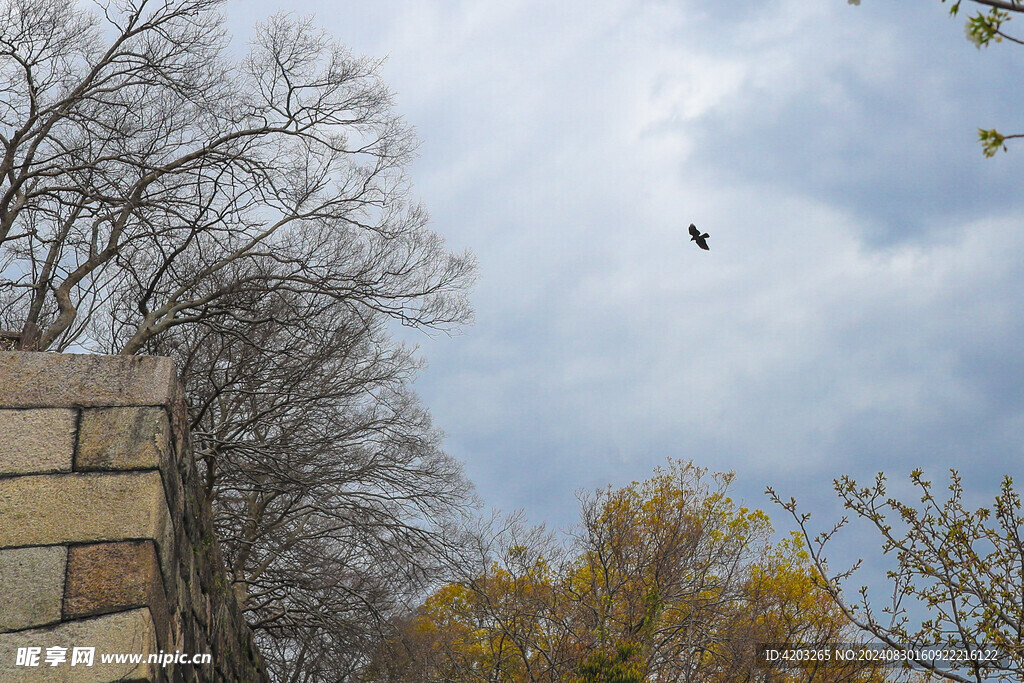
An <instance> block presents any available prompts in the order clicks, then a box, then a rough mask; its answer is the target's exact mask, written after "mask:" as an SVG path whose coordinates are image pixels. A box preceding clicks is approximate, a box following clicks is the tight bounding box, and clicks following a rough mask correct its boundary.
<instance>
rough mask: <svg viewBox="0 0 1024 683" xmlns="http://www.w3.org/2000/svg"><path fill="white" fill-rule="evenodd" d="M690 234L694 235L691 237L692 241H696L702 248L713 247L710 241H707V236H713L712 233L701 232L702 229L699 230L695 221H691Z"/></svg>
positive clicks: (708, 249) (708, 248)
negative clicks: (709, 243) (709, 244)
mask: <svg viewBox="0 0 1024 683" xmlns="http://www.w3.org/2000/svg"><path fill="white" fill-rule="evenodd" d="M690 234H691V235H693V236H692V237H691V238H690V241H691V242H696V243H697V246H698V247H700V248H701V249H704V250H706V251H711V247H709V246H708V243H707V242H706V241H705V240H707V238H709V237H711V235H709V234H707V233H704V234H703V235H702V234H700V230H698V229H697V226H696V225H694V224H693V223H690Z"/></svg>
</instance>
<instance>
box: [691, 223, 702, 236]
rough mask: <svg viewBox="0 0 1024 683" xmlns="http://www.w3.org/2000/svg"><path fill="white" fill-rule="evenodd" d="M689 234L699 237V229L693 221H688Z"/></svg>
mask: <svg viewBox="0 0 1024 683" xmlns="http://www.w3.org/2000/svg"><path fill="white" fill-rule="evenodd" d="M690 234H691V235H693V236H694V237H700V230H698V229H697V226H696V225H694V224H693V223H690Z"/></svg>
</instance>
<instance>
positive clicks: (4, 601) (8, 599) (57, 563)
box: [0, 545, 68, 631]
mask: <svg viewBox="0 0 1024 683" xmlns="http://www.w3.org/2000/svg"><path fill="white" fill-rule="evenodd" d="M67 550H68V549H67V548H65V547H64V546H62V545H58V546H43V547H37V548H7V549H4V550H0V631H15V630H18V629H24V628H30V627H32V626H42V625H44V624H52V623H55V622H58V621H60V618H61V611H60V596H61V595H62V594H63V593H64V569H65V562H66V559H67Z"/></svg>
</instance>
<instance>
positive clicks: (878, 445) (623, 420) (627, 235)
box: [225, 0, 1024, 556]
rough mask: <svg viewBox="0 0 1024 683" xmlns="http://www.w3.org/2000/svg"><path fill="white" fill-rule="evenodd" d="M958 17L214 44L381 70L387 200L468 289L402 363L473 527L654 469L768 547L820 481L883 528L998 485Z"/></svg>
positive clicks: (389, 3)
mask: <svg viewBox="0 0 1024 683" xmlns="http://www.w3.org/2000/svg"><path fill="white" fill-rule="evenodd" d="M968 4H970V3H965V5H964V8H963V9H964V11H963V12H962V13H961V17H960V18H958V19H953V18H951V17H949V16H948V14H947V10H948V5H943V4H941V3H940V2H939V0H932V1H922V2H915V3H906V2H894V1H893V0H863V2H862V3H861V4H860V5H859V6H853V5H849V4H848V3H847V2H845V0H821V1H819V2H807V1H806V0H756V1H753V0H735V1H734V2H728V3H726V2H721V1H720V0H672V1H666V2H658V1H645V0H602V2H599V3H595V2H592V1H585V0H558V1H556V2H551V1H550V0H546V1H540V0H503V1H502V2H496V1H493V2H492V1H487V2H485V1H482V0H477V1H476V2H469V1H458V0H446V1H440V0H438V1H432V0H416V1H415V2H412V1H410V0H358V1H352V2H336V1H334V0H332V1H331V2H326V1H324V2H318V1H315V0H290V1H289V2H288V3H283V2H280V1H279V0H258V1H255V0H244V2H243V0H230V1H229V2H228V4H227V5H226V7H225V14H226V16H227V21H228V26H229V28H230V30H231V31H232V33H233V34H234V35H235V36H236V41H240V42H241V43H242V44H244V40H245V36H246V35H247V33H248V31H249V27H250V25H251V23H252V22H253V21H254V20H258V19H261V18H265V17H266V16H269V15H270V14H272V13H274V12H276V11H279V10H281V9H287V10H289V11H292V12H295V13H297V14H300V15H305V14H315V15H316V17H317V20H318V22H319V23H320V24H321V25H322V26H323V27H324V28H325V29H327V30H328V31H329V32H330V33H331V34H332V35H334V36H335V37H336V38H337V39H338V40H339V41H340V42H341V43H343V44H344V45H346V46H347V47H348V48H349V49H351V50H352V52H353V53H354V54H357V55H365V56H369V57H374V58H385V60H386V61H385V62H384V63H383V65H382V66H381V74H382V76H383V78H384V80H385V81H386V82H387V83H388V84H389V86H390V87H391V88H392V89H393V90H394V92H395V107H396V109H397V111H398V112H399V113H400V114H401V115H402V116H403V117H404V118H405V119H406V120H407V121H408V122H409V123H410V124H411V125H413V126H414V127H415V129H416V131H417V135H418V137H419V139H420V141H421V145H420V148H419V157H418V159H417V160H416V161H415V162H414V163H413V164H412V165H411V167H410V169H409V174H410V177H411V179H412V182H413V185H414V194H415V196H416V198H417V199H418V200H419V201H421V202H422V203H423V204H424V205H425V206H426V208H427V209H428V211H429V212H430V214H431V217H432V225H433V229H434V230H435V231H436V232H438V233H439V234H441V235H442V236H444V238H445V239H446V240H447V243H448V244H449V246H450V247H451V248H452V249H453V250H462V249H470V250H472V251H473V252H474V253H475V254H476V256H477V258H478V260H479V264H480V272H479V281H478V283H477V285H476V287H475V289H474V291H473V295H472V301H473V305H474V308H475V311H476V321H475V324H474V325H472V326H471V327H467V328H466V329H465V330H463V332H462V333H461V334H460V335H457V336H454V337H451V338H449V337H446V336H441V337H438V338H428V337H424V336H422V335H420V336H416V337H410V341H413V342H415V343H418V344H419V345H420V348H421V353H422V354H423V356H424V358H425V359H426V361H427V363H428V365H427V368H426V369H425V370H424V371H423V373H422V375H421V376H420V378H419V380H418V381H417V383H416V390H417V392H418V393H419V394H420V396H421V397H422V399H423V401H424V403H425V404H426V405H427V406H428V407H429V409H430V410H431V412H432V414H433V416H434V420H435V422H436V424H437V425H438V426H439V427H440V428H441V429H443V430H444V432H445V433H446V435H447V436H446V440H445V448H446V450H447V451H448V452H449V453H450V454H451V455H453V456H454V457H456V458H458V459H459V460H460V461H461V462H463V463H464V465H465V468H466V472H467V474H468V475H469V477H470V478H471V479H472V480H473V481H474V483H475V484H476V487H477V492H478V494H479V496H480V497H481V498H482V499H483V501H484V503H485V504H486V505H487V506H488V507H494V508H499V509H501V510H505V511H511V510H515V509H522V510H523V511H524V513H525V514H526V516H527V517H528V519H529V520H530V521H532V522H534V523H542V522H543V523H546V524H547V525H548V526H550V527H553V528H564V527H566V526H568V525H570V524H572V523H573V522H574V521H575V519H576V511H577V501H576V498H575V494H576V492H578V491H580V490H592V489H594V488H596V487H601V486H605V485H607V484H612V485H615V486H620V485H623V484H626V483H628V482H629V481H631V480H643V479H645V478H647V477H649V476H650V475H651V473H652V471H653V469H654V468H655V467H656V466H658V465H659V464H663V463H664V462H665V459H666V458H669V457H672V458H682V459H692V460H694V461H695V462H696V463H697V464H699V465H701V466H704V467H708V468H710V469H711V470H712V471H733V472H735V474H736V482H735V485H734V489H733V491H734V494H735V497H736V498H737V499H738V500H742V502H743V503H744V504H745V505H747V506H750V507H760V508H764V509H766V510H767V511H768V512H770V513H771V515H772V517H773V520H774V521H775V524H776V526H777V527H778V528H779V529H780V530H782V531H785V530H788V529H789V528H792V523H791V521H790V520H788V519H787V518H786V517H785V516H784V514H783V513H781V511H779V510H778V509H777V508H774V507H773V506H772V504H771V502H770V501H769V500H768V499H767V498H766V497H765V495H764V489H765V487H766V486H769V485H770V486H772V487H774V488H775V489H776V490H777V491H778V492H779V493H780V494H781V495H782V496H783V497H784V498H788V497H789V496H795V497H796V498H797V499H798V501H799V502H800V505H801V508H802V509H805V510H807V511H809V512H811V513H812V514H813V515H814V516H813V518H812V526H815V527H817V528H823V527H826V526H830V525H831V523H832V522H834V521H835V520H837V519H838V517H839V516H840V515H841V514H842V510H841V506H840V505H839V503H838V501H837V498H836V496H835V494H834V493H833V492H832V489H831V487H832V481H833V479H835V478H836V477H839V476H841V475H844V474H848V475H852V476H853V477H854V478H856V479H858V480H859V481H860V480H864V481H866V480H869V479H870V478H872V477H873V476H874V474H875V473H876V472H878V471H884V472H885V473H886V474H887V475H888V476H889V477H890V482H891V484H890V489H891V491H892V492H893V493H895V494H897V495H902V496H909V495H910V492H909V489H908V484H907V477H908V474H909V473H910V471H911V470H913V469H915V468H918V467H920V468H923V469H924V470H925V473H926V474H927V475H928V476H929V478H931V479H932V480H934V481H935V482H936V484H937V486H938V487H939V488H942V486H943V483H944V482H945V481H946V479H945V478H946V474H947V470H948V468H956V469H958V470H960V471H961V473H962V475H963V480H964V485H965V488H966V489H967V500H968V502H969V503H970V504H972V505H975V504H976V505H982V504H986V503H988V504H991V501H992V498H993V497H994V496H995V495H996V493H997V485H998V482H999V480H1000V478H1001V477H1002V476H1003V475H1004V474H1011V475H1015V476H1017V477H1021V475H1022V474H1024V460H1022V458H1021V455H1022V440H1021V434H1022V431H1024V381H1022V375H1024V355H1022V353H1021V348H1022V343H1021V340H1022V339H1024V288H1022V287H1021V284H1022V276H1024V229H1022V222H1024V193H1021V192H1019V191H1018V184H1019V182H1020V181H1019V178H1021V177H1022V171H1024V144H1022V145H1018V146H1014V145H1012V144H1011V148H1010V152H1009V153H1008V154H999V155H997V156H996V157H995V158H993V159H986V158H984V157H983V155H982V153H981V149H980V146H979V145H978V143H977V129H978V128H979V127H983V128H993V127H995V128H999V129H1000V130H1001V131H1002V132H1004V133H1015V132H1024V122H1022V121H1021V120H1020V117H1019V115H1018V116H1015V114H1016V113H1019V112H1020V111H1021V110H1024V102H1022V100H1024V92H1022V91H1021V90H1020V88H1019V84H1020V83H1021V82H1022V79H1024V66H1022V65H1024V48H1022V47H1019V46H1012V45H1006V44H1003V45H996V46H994V47H991V48H988V49H984V50H979V49H977V48H976V47H975V46H974V45H972V44H971V43H969V42H968V41H967V40H966V38H965V35H964V30H963V29H964V17H963V14H965V13H966V11H967V9H968V6H967V5H968ZM1018 22H1022V23H1024V18H1021V19H1018V20H1017V21H1016V22H1011V25H1010V26H1011V27H1012V26H1013V24H1015V23H1018ZM1015 126H1019V129H1015ZM691 222H693V223H696V224H697V225H698V226H699V227H700V228H701V229H702V230H704V231H706V232H708V233H710V235H711V237H710V239H709V243H710V246H711V250H710V251H708V252H705V251H701V250H700V249H698V248H696V247H695V245H693V244H692V243H690V242H689V236H688V235H687V233H686V227H687V225H688V224H689V223H691ZM1021 481H1022V482H1024V478H1021ZM857 533H861V532H857ZM855 538H858V539H860V540H861V541H865V540H866V542H867V543H874V544H875V545H876V546H877V545H879V544H880V541H878V539H877V538H874V537H872V536H871V535H870V534H867V535H864V533H861V535H860V536H856V537H855ZM873 538H874V540H872V539H873ZM859 542H860V541H858V543H859ZM850 547H851V546H849V545H848V546H846V550H845V551H844V549H843V547H840V548H839V549H838V552H839V554H840V556H842V555H843V552H850V550H849V548H850ZM852 547H856V544H854V546H852Z"/></svg>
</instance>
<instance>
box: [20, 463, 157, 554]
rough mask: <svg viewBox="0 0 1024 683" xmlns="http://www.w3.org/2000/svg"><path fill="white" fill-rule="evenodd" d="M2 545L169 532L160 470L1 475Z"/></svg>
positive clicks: (102, 538)
mask: <svg viewBox="0 0 1024 683" xmlns="http://www.w3.org/2000/svg"><path fill="white" fill-rule="evenodd" d="M0 519H2V520H3V524H0V547H12V546H26V545H57V544H61V543H90V542H96V541H120V540H123V539H127V538H134V539H141V538H152V539H155V540H156V541H157V542H158V543H168V542H169V539H170V538H173V535H172V531H171V526H170V518H169V516H168V514H167V505H166V503H165V502H164V490H163V484H162V483H161V480H160V473H159V472H157V471H155V470H154V471H148V472H116V473H95V474H46V475H28V476H24V477H9V478H5V479H0Z"/></svg>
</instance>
